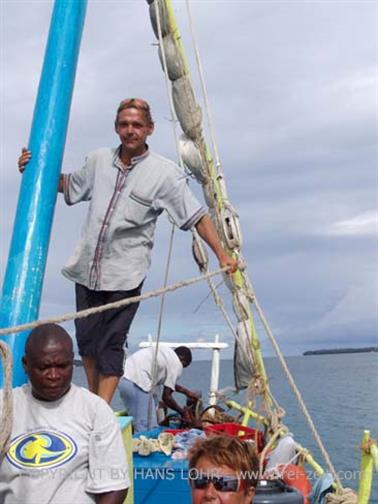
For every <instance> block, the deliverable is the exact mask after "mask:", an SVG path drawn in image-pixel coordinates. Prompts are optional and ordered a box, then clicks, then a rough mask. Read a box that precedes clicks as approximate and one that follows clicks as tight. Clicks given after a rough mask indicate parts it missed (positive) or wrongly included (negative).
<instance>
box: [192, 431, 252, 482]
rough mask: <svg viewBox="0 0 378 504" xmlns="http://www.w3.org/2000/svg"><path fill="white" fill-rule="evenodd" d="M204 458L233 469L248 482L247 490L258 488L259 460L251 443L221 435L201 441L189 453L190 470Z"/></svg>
mask: <svg viewBox="0 0 378 504" xmlns="http://www.w3.org/2000/svg"><path fill="white" fill-rule="evenodd" d="M202 457H203V458H206V459H207V460H210V462H212V463H213V464H215V465H216V466H227V467H229V468H230V469H233V470H234V471H235V472H237V473H238V474H239V477H240V478H241V479H243V480H245V481H246V484H247V488H248V487H253V488H256V485H257V480H258V473H259V460H258V458H257V455H256V451H255V448H254V446H253V445H252V444H251V443H250V442H247V441H241V440H240V439H238V438H235V437H231V436H225V435H221V434H220V435H212V436H210V437H208V438H205V439H199V440H198V441H197V442H196V443H195V444H194V445H193V447H192V448H191V449H190V451H189V469H194V468H195V467H196V465H197V463H198V461H199V459H200V458H202Z"/></svg>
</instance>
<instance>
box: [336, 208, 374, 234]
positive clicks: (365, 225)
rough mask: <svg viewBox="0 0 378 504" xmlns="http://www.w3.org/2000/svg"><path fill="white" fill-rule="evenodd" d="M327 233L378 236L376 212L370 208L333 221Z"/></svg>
mask: <svg viewBox="0 0 378 504" xmlns="http://www.w3.org/2000/svg"><path fill="white" fill-rule="evenodd" d="M329 234H331V235H338V236H361V235H365V236H373V237H375V238H378V212H377V210H370V211H368V212H365V213H363V214H360V215H356V216H355V217H352V218H351V219H347V220H343V221H339V222H335V223H334V224H331V226H330V228H329Z"/></svg>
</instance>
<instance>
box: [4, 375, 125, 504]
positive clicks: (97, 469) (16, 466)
mask: <svg viewBox="0 0 378 504" xmlns="http://www.w3.org/2000/svg"><path fill="white" fill-rule="evenodd" d="M1 392H2V391H0V407H1V409H2V394H1ZM129 486H130V479H129V472H128V464H127V459H126V453H125V448H124V445H123V442H122V436H121V430H120V428H119V425H118V421H117V419H116V417H115V415H114V412H113V411H112V409H111V408H110V407H109V406H108V404H107V403H106V402H105V401H104V400H103V399H101V398H100V397H98V396H96V395H95V394H92V393H91V392H89V391H88V390H86V389H84V388H81V387H77V386H76V385H73V384H72V385H71V388H70V390H69V391H68V392H67V393H66V394H65V395H64V396H63V397H62V398H61V399H58V400H57V401H40V400H38V399H36V398H35V397H34V396H33V395H32V393H31V387H30V385H24V386H22V387H17V388H15V389H13V426H12V436H11V441H10V446H9V448H8V450H7V453H6V456H5V458H4V460H3V461H2V463H1V464H0V502H1V503H4V504H51V503H54V504H67V503H75V504H93V503H94V502H95V494H101V493H106V492H110V491H116V490H122V489H124V488H128V487H129Z"/></svg>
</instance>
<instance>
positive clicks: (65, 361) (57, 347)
mask: <svg viewBox="0 0 378 504" xmlns="http://www.w3.org/2000/svg"><path fill="white" fill-rule="evenodd" d="M23 364H24V368H25V371H26V373H27V374H28V376H29V380H30V383H31V386H32V393H33V396H34V397H35V398H37V399H40V400H42V401H56V400H57V399H59V398H61V397H62V396H63V395H64V394H65V393H66V392H68V390H69V388H70V385H71V380H72V372H73V354H72V350H71V348H69V346H68V345H67V344H66V343H65V342H56V341H50V342H48V343H46V344H45V345H44V346H43V347H42V348H41V349H39V350H38V351H37V349H35V350H34V351H32V352H30V353H29V354H28V355H27V356H26V357H24V359H23Z"/></svg>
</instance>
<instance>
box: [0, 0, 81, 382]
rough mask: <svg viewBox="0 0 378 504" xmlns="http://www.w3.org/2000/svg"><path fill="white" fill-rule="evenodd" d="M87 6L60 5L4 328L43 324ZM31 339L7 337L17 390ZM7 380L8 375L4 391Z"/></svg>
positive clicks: (18, 223)
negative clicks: (45, 285)
mask: <svg viewBox="0 0 378 504" xmlns="http://www.w3.org/2000/svg"><path fill="white" fill-rule="evenodd" d="M86 6H87V0H55V4H54V9H53V13H52V18H51V25H50V31H49V36H48V41H47V47H46V52H45V59H44V63H43V69H42V74H41V80H40V83H39V88H38V95H37V100H36V105H35V109H34V116H33V123H32V128H31V133H30V139H29V149H30V150H31V151H32V155H33V156H32V159H31V161H30V162H29V164H28V165H27V167H26V170H25V172H24V174H23V175H22V177H21V178H22V180H21V188H20V194H19V199H18V206H17V211H16V218H15V223H14V228H13V236H12V241H11V246H10V251H9V258H8V264H7V269H6V273H5V277H4V283H3V290H2V296H1V301H0V327H3V328H4V327H12V326H15V325H18V324H21V323H26V322H30V321H32V320H35V319H37V318H38V313H39V304H40V299H41V293H42V284H43V277H44V273H45V267H46V260H47V251H48V246H49V241H50V231H51V225H52V220H53V215H54V209H55V202H56V197H57V188H58V181H59V175H60V170H61V164H62V159H63V152H64V145H65V141H66V134H67V127H68V118H69V113H70V106H71V99H72V92H73V87H74V80H75V73H76V67H77V61H78V56H79V48H80V41H81V35H82V32H83V26H84V19H85V11H86ZM28 333H29V332H23V333H18V334H11V335H9V336H4V337H2V339H3V340H4V341H5V342H6V343H7V344H8V345H9V346H10V347H11V350H12V354H13V360H14V372H13V385H14V386H18V385H22V384H23V383H25V381H26V375H25V373H24V370H23V368H22V363H21V358H22V355H23V352H24V347H25V341H26V338H27V336H28ZM0 366H1V363H0ZM1 380H2V372H1V377H0V386H1Z"/></svg>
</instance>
